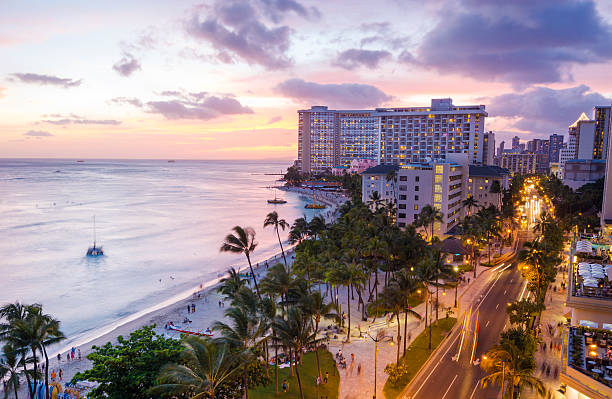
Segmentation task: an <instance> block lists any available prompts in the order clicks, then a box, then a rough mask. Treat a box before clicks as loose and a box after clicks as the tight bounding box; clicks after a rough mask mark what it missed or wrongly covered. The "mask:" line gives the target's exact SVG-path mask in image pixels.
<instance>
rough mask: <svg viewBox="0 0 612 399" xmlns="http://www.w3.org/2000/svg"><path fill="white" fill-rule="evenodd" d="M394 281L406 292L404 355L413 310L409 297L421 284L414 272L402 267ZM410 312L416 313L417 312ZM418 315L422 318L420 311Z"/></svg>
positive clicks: (404, 353)
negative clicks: (410, 315)
mask: <svg viewBox="0 0 612 399" xmlns="http://www.w3.org/2000/svg"><path fill="white" fill-rule="evenodd" d="M394 281H395V282H396V283H397V285H398V287H399V288H400V289H401V290H402V291H403V292H404V300H405V304H404V308H405V309H406V312H404V352H403V354H402V356H405V355H406V345H407V342H406V341H407V340H406V337H407V335H406V334H407V333H408V313H410V312H409V310H411V309H410V306H409V305H408V299H409V298H410V295H411V294H412V293H414V292H415V291H416V290H417V289H418V288H419V286H420V285H421V284H420V283H419V281H418V280H417V278H416V276H415V275H414V274H413V273H410V272H409V271H408V270H407V269H402V270H400V271H399V272H397V273H396V274H395V278H394ZM410 314H412V315H415V313H410ZM416 315H417V316H418V317H417V318H418V319H419V320H420V319H421V316H420V315H419V314H418V313H416ZM398 344H399V343H398ZM398 346H399V345H398Z"/></svg>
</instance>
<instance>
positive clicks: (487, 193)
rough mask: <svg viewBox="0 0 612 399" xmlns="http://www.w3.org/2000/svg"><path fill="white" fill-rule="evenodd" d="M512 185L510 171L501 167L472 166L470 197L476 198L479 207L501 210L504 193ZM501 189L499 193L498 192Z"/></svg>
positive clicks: (469, 186)
mask: <svg viewBox="0 0 612 399" xmlns="http://www.w3.org/2000/svg"><path fill="white" fill-rule="evenodd" d="M509 184H510V171H509V170H507V169H504V168H501V167H499V166H491V165H488V166H480V165H470V169H469V179H468V190H467V195H468V197H474V199H475V200H476V201H478V206H482V207H485V208H487V207H489V206H491V205H493V206H495V207H496V208H497V209H500V210H501V200H502V195H503V191H504V190H507V189H508V187H509ZM497 188H499V191H498V190H497Z"/></svg>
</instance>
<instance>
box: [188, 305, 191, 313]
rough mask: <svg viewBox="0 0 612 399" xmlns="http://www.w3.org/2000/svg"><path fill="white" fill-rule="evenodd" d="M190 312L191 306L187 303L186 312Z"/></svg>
mask: <svg viewBox="0 0 612 399" xmlns="http://www.w3.org/2000/svg"><path fill="white" fill-rule="evenodd" d="M189 313H191V306H189V304H187V314H189Z"/></svg>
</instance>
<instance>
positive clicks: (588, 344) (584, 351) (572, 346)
mask: <svg viewBox="0 0 612 399" xmlns="http://www.w3.org/2000/svg"><path fill="white" fill-rule="evenodd" d="M568 332H569V334H568V343H567V366H568V367H569V368H571V369H573V370H576V371H578V372H579V373H580V374H582V375H585V376H587V377H590V378H591V379H592V380H594V381H597V383H599V384H601V386H598V385H597V384H593V385H592V386H591V387H590V389H594V390H595V392H593V393H598V394H602V396H603V397H609V396H608V395H609V394H610V393H611V392H612V391H610V388H612V331H609V330H603V329H596V328H589V327H586V326H577V327H570V328H569V331H568ZM568 374H569V373H568ZM589 385H590V384H589ZM597 397H598V396H597Z"/></svg>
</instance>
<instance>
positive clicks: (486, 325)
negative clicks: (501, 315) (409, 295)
mask: <svg viewBox="0 0 612 399" xmlns="http://www.w3.org/2000/svg"><path fill="white" fill-rule="evenodd" d="M490 321H491V320H487V324H485V328H486V327H488V326H489V322H490Z"/></svg>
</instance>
